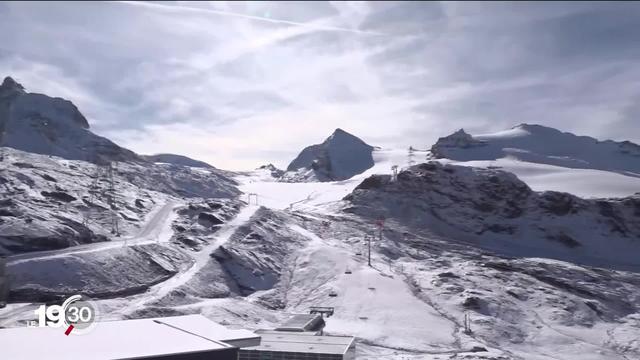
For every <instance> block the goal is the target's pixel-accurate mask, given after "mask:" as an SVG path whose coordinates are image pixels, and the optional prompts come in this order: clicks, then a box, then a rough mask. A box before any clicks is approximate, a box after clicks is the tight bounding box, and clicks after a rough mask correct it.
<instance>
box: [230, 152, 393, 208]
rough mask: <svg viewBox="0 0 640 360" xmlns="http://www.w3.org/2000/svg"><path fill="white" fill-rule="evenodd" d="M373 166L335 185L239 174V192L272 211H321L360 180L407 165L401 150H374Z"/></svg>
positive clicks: (257, 174) (259, 174) (254, 173)
mask: <svg viewBox="0 0 640 360" xmlns="http://www.w3.org/2000/svg"><path fill="white" fill-rule="evenodd" d="M373 159H374V163H375V165H374V166H373V167H372V168H370V169H368V170H367V171H365V172H364V173H362V174H359V175H356V176H354V177H352V178H351V179H348V180H344V181H335V182H300V183H286V182H276V181H274V179H273V178H270V177H265V175H264V172H262V171H255V172H250V173H247V174H241V175H239V176H238V177H237V178H236V180H238V182H240V184H241V185H240V186H239V188H240V190H241V191H242V192H244V193H245V196H246V194H249V193H255V194H258V202H259V205H262V206H266V207H268V208H272V209H279V210H283V209H292V210H307V211H323V209H321V208H320V206H321V205H327V204H330V203H332V202H335V201H338V200H340V199H342V198H343V197H345V196H346V195H348V194H349V193H350V192H351V191H353V189H354V188H355V187H356V186H358V185H359V184H360V183H361V182H362V180H364V179H366V178H367V177H369V176H371V175H373V174H390V173H391V166H393V165H399V166H402V164H403V162H406V151H404V150H392V149H386V150H374V151H373Z"/></svg>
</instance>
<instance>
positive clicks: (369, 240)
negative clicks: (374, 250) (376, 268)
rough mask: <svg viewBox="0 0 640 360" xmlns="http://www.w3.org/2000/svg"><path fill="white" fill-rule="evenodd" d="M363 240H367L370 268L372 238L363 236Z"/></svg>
mask: <svg viewBox="0 0 640 360" xmlns="http://www.w3.org/2000/svg"><path fill="white" fill-rule="evenodd" d="M365 238H366V239H367V243H368V245H369V256H368V258H369V267H371V238H372V236H367V235H365Z"/></svg>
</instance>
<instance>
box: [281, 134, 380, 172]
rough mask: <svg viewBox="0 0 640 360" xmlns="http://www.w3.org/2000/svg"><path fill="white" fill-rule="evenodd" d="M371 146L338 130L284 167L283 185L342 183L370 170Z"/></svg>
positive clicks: (371, 159) (303, 151)
mask: <svg viewBox="0 0 640 360" xmlns="http://www.w3.org/2000/svg"><path fill="white" fill-rule="evenodd" d="M373 149H374V148H373V146H371V145H368V144H367V143H365V142H364V141H362V140H361V139H360V138H358V137H357V136H354V135H352V134H350V133H348V132H346V131H344V130H342V129H340V128H338V129H336V130H335V131H334V132H333V133H332V134H331V136H329V137H328V138H327V139H326V140H325V141H323V142H322V143H320V144H316V145H311V146H308V147H306V148H305V149H304V150H302V152H300V154H299V155H298V156H297V157H296V158H295V159H294V160H293V161H292V162H291V163H290V164H289V166H288V167H287V172H288V174H285V178H284V180H286V181H338V180H346V179H349V178H351V177H352V176H354V175H357V174H360V173H362V172H363V171H365V170H367V169H369V168H371V167H372V166H373V164H374V162H373V156H372V155H371V153H372V151H373Z"/></svg>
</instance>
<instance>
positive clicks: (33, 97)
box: [0, 77, 141, 162]
mask: <svg viewBox="0 0 640 360" xmlns="http://www.w3.org/2000/svg"><path fill="white" fill-rule="evenodd" d="M0 145H1V146H8V147H12V148H14V149H18V150H23V151H27V152H31V153H37V154H44V155H55V156H60V157H62V158H65V159H69V160H86V161H91V162H102V161H107V160H114V161H141V159H140V158H139V157H138V156H137V155H136V154H135V153H134V152H132V151H130V150H127V149H124V148H122V147H120V146H118V145H116V144H115V143H113V142H112V141H110V140H108V139H106V138H103V137H101V136H98V135H96V134H94V133H92V132H91V131H89V122H88V121H87V119H86V118H85V117H84V115H82V113H80V111H79V110H78V108H77V107H76V106H75V105H74V104H73V103H72V102H71V101H68V100H65V99H62V98H52V97H49V96H47V95H43V94H36V93H29V92H27V91H26V90H25V88H24V87H23V86H22V85H21V84H19V83H18V82H16V81H15V80H13V79H12V78H11V77H7V78H5V79H4V81H3V83H2V85H1V86H0Z"/></svg>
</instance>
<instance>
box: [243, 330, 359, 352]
mask: <svg viewBox="0 0 640 360" xmlns="http://www.w3.org/2000/svg"><path fill="white" fill-rule="evenodd" d="M256 333H258V334H259V335H260V336H261V337H262V341H261V342H260V345H258V346H253V347H248V348H244V349H242V350H241V351H274V352H299V353H312V354H345V353H346V352H347V350H348V349H349V348H350V347H351V345H352V344H353V343H354V341H355V338H354V337H352V336H320V335H309V334H303V333H297V332H286V331H264V332H263V331H260V330H258V331H256Z"/></svg>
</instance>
